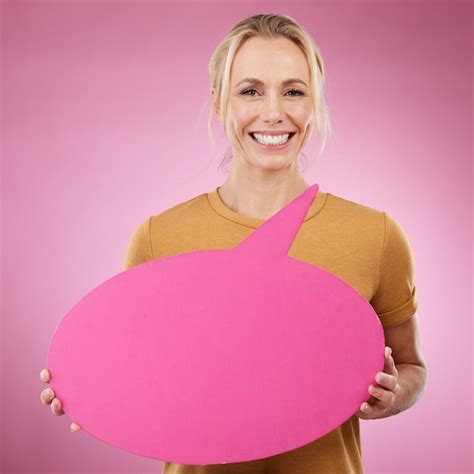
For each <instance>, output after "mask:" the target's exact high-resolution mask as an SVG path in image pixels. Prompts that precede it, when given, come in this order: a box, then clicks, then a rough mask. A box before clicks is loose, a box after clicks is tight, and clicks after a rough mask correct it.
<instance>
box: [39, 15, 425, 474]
mask: <svg viewBox="0 0 474 474" xmlns="http://www.w3.org/2000/svg"><path fill="white" fill-rule="evenodd" d="M209 74H210V86H211V90H210V92H211V96H210V97H211V101H212V110H211V115H210V117H209V127H210V123H211V120H212V118H213V117H214V113H215V114H216V116H217V117H218V119H219V120H220V121H221V123H222V125H223V127H224V129H225V133H226V136H227V138H228V140H229V142H230V144H231V147H232V162H231V170H230V172H229V174H228V176H227V178H226V179H225V181H224V183H223V184H222V185H221V186H218V187H217V188H216V189H214V190H213V191H211V192H210V193H203V194H200V195H198V196H196V197H194V198H193V199H190V200H188V201H186V202H182V203H179V204H177V205H175V206H174V207H172V208H170V209H167V210H165V211H163V212H161V213H159V214H157V215H153V216H150V217H148V218H147V219H146V220H145V221H144V222H142V223H141V224H140V225H139V226H137V228H136V229H135V231H134V232H133V235H132V236H131V239H130V241H129V245H128V249H127V253H126V256H125V262H124V263H125V268H126V269H129V268H131V267H133V266H135V265H138V264H141V263H144V262H146V261H148V260H151V259H156V258H162V257H166V256H168V255H175V254H178V253H182V252H189V251H193V250H204V249H212V248H229V249H230V248H233V247H235V246H236V245H237V244H238V243H239V242H240V241H242V239H244V238H245V237H246V236H247V235H249V234H250V233H251V232H253V231H254V230H255V229H256V228H257V227H258V226H259V225H261V224H262V223H263V222H264V221H265V220H266V219H268V218H270V217H271V216H272V215H273V214H275V213H276V212H277V211H278V210H279V209H281V208H282V207H284V206H285V205H286V204H287V203H288V202H289V201H291V200H292V199H293V198H295V197H296V196H297V195H298V194H300V193H301V192H303V191H304V190H305V189H306V188H307V187H308V186H309V184H308V183H307V182H306V181H305V179H304V177H303V175H302V172H301V169H300V162H299V157H300V153H301V151H302V150H303V148H304V146H305V144H306V143H307V142H308V140H309V138H310V136H311V134H312V133H313V131H314V129H316V131H317V133H318V136H319V139H320V143H321V145H320V151H321V150H322V149H323V148H324V144H325V142H326V139H327V137H328V135H329V134H330V124H329V116H328V111H327V107H326V104H325V100H324V96H323V86H324V79H325V71H324V65H323V60H322V57H321V54H320V52H319V50H318V48H317V46H316V45H315V44H314V42H313V41H312V39H311V38H310V36H309V35H308V34H307V33H306V32H305V31H304V30H303V28H302V27H301V26H300V25H299V24H298V23H297V22H296V21H295V20H294V19H292V18H291V17H289V16H285V15H270V14H269V15H255V16H252V17H250V18H246V19H244V20H242V21H240V22H239V23H237V24H236V25H235V26H234V27H233V28H232V30H231V31H230V32H229V33H228V35H227V36H226V37H225V38H224V39H223V41H222V42H221V43H220V44H219V45H218V47H217V48H216V50H215V51H214V54H213V55H212V58H211V61H210V64H209ZM299 234H301V242H307V244H306V245H305V246H304V247H302V246H299V247H297V246H295V247H294V249H293V252H294V253H293V256H294V257H296V258H299V259H301V260H304V261H307V262H309V263H312V264H314V265H318V266H320V267H322V268H325V269H326V270H327V271H329V272H331V273H333V274H335V275H337V276H339V277H340V278H342V279H344V280H345V281H347V282H348V283H350V284H351V285H352V287H354V288H355V289H357V290H358V292H359V293H360V294H362V295H363V296H364V297H365V298H366V299H367V301H369V302H370V304H371V305H372V306H373V307H374V309H375V311H376V312H377V314H378V315H379V318H380V321H381V323H382V325H383V328H384V333H385V340H386V343H387V347H386V348H385V367H384V371H383V372H380V373H378V374H376V380H377V385H376V386H375V387H373V386H370V387H367V391H368V392H367V396H368V403H363V404H362V405H361V406H360V409H359V410H358V411H357V413H355V414H354V415H353V416H352V417H351V418H349V419H348V420H347V421H345V422H344V423H343V424H342V425H340V426H338V427H337V428H336V429H334V430H333V431H331V432H329V433H327V434H326V435H325V436H323V437H322V438H319V439H317V440H315V441H313V442H311V443H309V444H307V445H305V446H302V447H300V448H298V449H295V450H293V451H288V452H285V453H281V454H279V455H276V456H272V457H268V458H264V459H258V460H255V461H250V462H241V463H231V464H219V465H206V466H191V465H180V464H172V463H167V462H166V463H164V466H163V471H162V472H163V474H178V473H179V474H191V473H209V474H210V473H228V474H231V473H232V474H234V473H235V474H237V473H238V474H245V473H255V474H262V473H271V474H310V473H315V474H316V473H317V474H326V473H327V474H329V473H337V474H343V473H362V472H363V464H362V455H361V442H360V435H359V420H360V419H364V420H369V419H376V418H384V417H388V416H393V415H396V414H397V413H399V412H401V411H403V410H406V409H407V408H409V407H410V406H412V405H413V404H414V403H415V402H416V400H417V399H418V398H419V397H420V395H421V393H422V391H423V390H424V386H425V384H426V377H427V367H426V362H425V361H424V358H423V356H422V353H421V349H420V336H419V330H418V323H417V318H416V314H415V312H416V309H417V299H416V292H415V285H414V281H413V275H414V268H413V259H412V255H411V251H410V247H409V243H408V240H407V237H406V235H405V233H404V231H403V230H402V228H401V227H400V225H399V224H398V223H397V222H396V221H395V220H394V219H393V218H392V217H391V216H390V215H389V214H387V213H386V212H382V211H378V210H376V209H372V208H369V207H366V206H363V205H361V204H357V203H355V202H352V201H348V200H346V199H343V198H341V197H338V196H336V195H334V194H331V193H329V192H324V191H322V190H321V187H320V189H319V191H318V193H317V195H316V198H315V200H314V201H313V203H312V205H311V208H310V209H309V211H308V214H307V217H306V219H305V222H304V224H303V225H302V227H301V229H300V231H299ZM313 243H314V244H313ZM290 253H291V252H290ZM295 317H297V315H295ZM176 343H177V344H179V341H176ZM42 380H44V381H45V382H48V381H49V372H48V371H47V369H44V370H43V371H42ZM337 389H338V388H337V387H334V390H337ZM41 400H42V401H43V403H45V404H50V405H51V409H52V411H53V413H55V414H57V415H61V414H63V411H62V409H61V402H60V400H58V399H57V398H55V397H54V393H53V391H52V390H51V389H50V388H49V389H45V390H44V391H43V392H42V393H41ZM71 429H72V430H73V431H78V430H79V429H80V427H79V426H78V425H77V424H75V423H73V424H72V425H71Z"/></svg>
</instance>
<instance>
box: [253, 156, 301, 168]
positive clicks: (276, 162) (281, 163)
mask: <svg viewBox="0 0 474 474" xmlns="http://www.w3.org/2000/svg"><path fill="white" fill-rule="evenodd" d="M295 162H296V160H288V158H287V157H285V156H281V157H279V156H261V157H258V156H256V157H254V158H253V159H252V163H251V165H252V166H253V167H255V168H258V169H260V170H262V171H280V170H284V169H286V168H289V167H291V166H292V165H293V164H294V163H295Z"/></svg>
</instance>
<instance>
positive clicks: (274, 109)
mask: <svg viewBox="0 0 474 474" xmlns="http://www.w3.org/2000/svg"><path fill="white" fill-rule="evenodd" d="M261 115H262V119H263V120H265V121H267V120H268V121H271V122H276V121H278V120H281V119H282V118H283V115H284V107H283V100H282V98H281V97H280V95H279V94H278V93H273V94H268V95H267V96H266V97H265V98H264V100H263V101H262V110H261Z"/></svg>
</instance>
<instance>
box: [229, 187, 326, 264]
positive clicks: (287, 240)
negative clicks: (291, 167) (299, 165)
mask: <svg viewBox="0 0 474 474" xmlns="http://www.w3.org/2000/svg"><path fill="white" fill-rule="evenodd" d="M318 190H319V185H318V184H317V183H316V184H313V185H312V186H310V187H309V188H307V189H305V190H304V191H303V192H302V193H300V194H299V195H298V196H296V197H295V198H294V199H293V200H292V201H290V202H289V203H288V204H287V205H286V206H285V207H283V208H281V209H280V210H279V211H277V212H276V213H275V214H274V215H273V216H272V217H270V218H269V219H268V220H266V221H265V222H264V223H263V224H262V225H260V227H258V228H257V229H256V230H255V231H254V232H252V233H251V234H250V235H249V236H248V237H246V238H245V239H244V240H242V242H240V244H239V245H237V247H235V248H234V251H236V252H239V253H242V252H244V253H248V254H250V255H251V256H252V257H269V256H284V255H287V254H288V250H289V249H290V247H291V244H292V243H293V240H294V239H295V237H296V234H297V233H298V231H299V229H300V227H301V225H302V224H303V222H304V219H305V217H306V214H307V213H308V210H309V208H310V207H311V204H312V203H313V201H314V199H315V198H316V195H317V192H318Z"/></svg>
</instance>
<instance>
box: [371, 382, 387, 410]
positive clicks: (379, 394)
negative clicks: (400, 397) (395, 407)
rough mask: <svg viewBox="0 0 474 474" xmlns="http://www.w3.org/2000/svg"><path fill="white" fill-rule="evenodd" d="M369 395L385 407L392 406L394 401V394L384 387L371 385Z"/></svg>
mask: <svg viewBox="0 0 474 474" xmlns="http://www.w3.org/2000/svg"><path fill="white" fill-rule="evenodd" d="M369 393H370V394H371V395H372V396H373V397H375V398H376V399H377V400H379V401H380V402H381V403H382V404H383V405H385V406H388V405H390V404H391V402H392V399H393V392H391V391H390V390H385V389H384V388H382V387H374V386H373V385H370V386H369Z"/></svg>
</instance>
